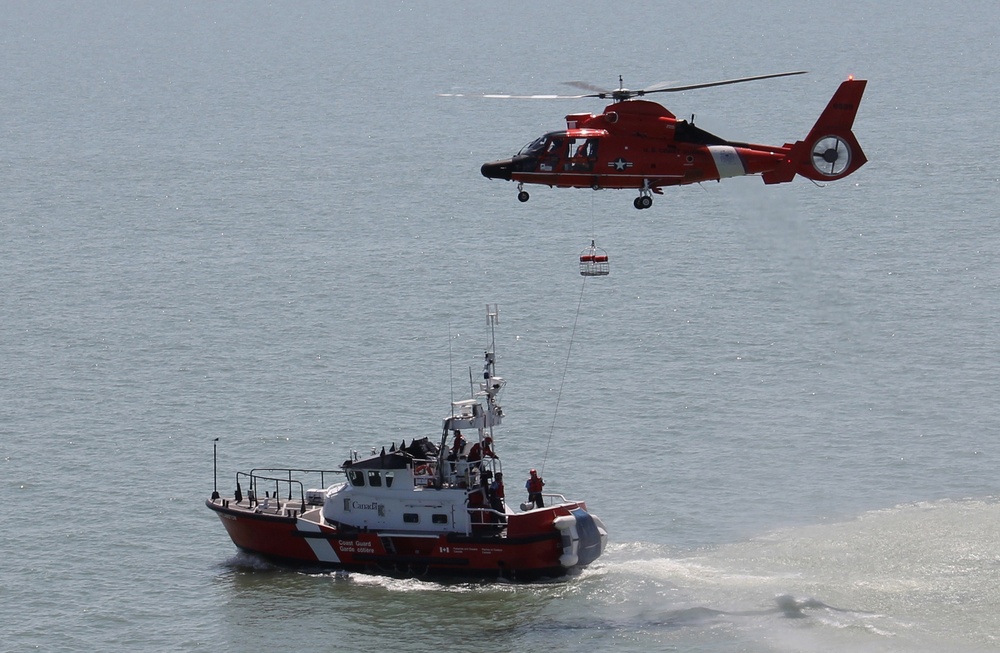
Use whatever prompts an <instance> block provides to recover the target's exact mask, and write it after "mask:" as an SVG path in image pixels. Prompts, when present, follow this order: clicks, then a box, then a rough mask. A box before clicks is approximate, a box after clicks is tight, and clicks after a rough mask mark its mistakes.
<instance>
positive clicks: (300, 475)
mask: <svg viewBox="0 0 1000 653" xmlns="http://www.w3.org/2000/svg"><path fill="white" fill-rule="evenodd" d="M343 473H344V472H343V471H342V470H331V469H295V468H288V467H261V468H255V469H251V470H250V471H249V472H236V492H237V495H236V500H237V503H238V502H239V501H240V499H241V497H240V496H239V495H240V494H242V490H241V488H242V485H241V481H242V482H243V483H245V484H246V488H247V495H246V498H247V500H248V501H249V502H250V504H251V505H253V504H254V503H256V502H258V501H259V500H260V499H261V492H263V493H264V497H265V498H270V497H273V498H274V499H276V500H281V498H282V497H283V496H284V497H285V500H286V501H289V502H291V501H293V500H294V499H296V498H297V499H298V501H299V503H300V504H301V506H302V508H301V509H302V510H305V508H306V504H307V497H306V490H307V489H310V488H311V487H313V486H314V485H315V480H318V481H319V488H321V489H324V490H325V489H326V487H327V482H326V479H327V476H328V475H334V474H336V475H338V476H339V475H342V474H343ZM272 484H273V485H272ZM272 487H273V491H272ZM296 495H298V496H297V497H296Z"/></svg>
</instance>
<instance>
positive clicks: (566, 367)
mask: <svg viewBox="0 0 1000 653" xmlns="http://www.w3.org/2000/svg"><path fill="white" fill-rule="evenodd" d="M586 288H587V277H583V285H582V286H580V301H579V302H577V305H576V317H574V318H573V331H572V333H570V336H569V348H568V349H567V350H566V364H565V365H563V374H562V381H560V382H559V394H558V395H556V407H555V410H553V411H552V426H551V427H550V428H549V440H548V442H546V443H545V455H544V456H542V476H544V475H545V463H546V461H548V459H549V448H550V447H551V446H552V436H553V435H554V434H555V431H556V417H557V416H558V415H559V402H560V401H561V400H562V393H563V386H564V385H566V372H567V371H568V370H569V360H570V355H571V354H572V353H573V339H574V338H575V337H576V323H577V322H579V321H580V308H581V307H582V306H583V291H584V290H585V289H586Z"/></svg>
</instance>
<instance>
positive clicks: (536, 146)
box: [518, 132, 566, 156]
mask: <svg viewBox="0 0 1000 653" xmlns="http://www.w3.org/2000/svg"><path fill="white" fill-rule="evenodd" d="M565 136H566V132H550V133H548V134H545V135H544V136H539V137H538V138H536V139H535V140H533V141H531V142H530V143H528V144H527V145H525V146H524V147H522V148H521V151H520V152H518V154H519V155H522V156H538V155H539V154H543V153H547V152H551V151H553V150H555V149H558V148H559V147H560V146H561V145H562V140H563V138H564V137H565Z"/></svg>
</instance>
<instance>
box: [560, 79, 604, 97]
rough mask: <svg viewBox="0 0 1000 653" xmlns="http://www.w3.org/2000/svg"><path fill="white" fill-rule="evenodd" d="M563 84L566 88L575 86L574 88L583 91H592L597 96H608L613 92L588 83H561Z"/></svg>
mask: <svg viewBox="0 0 1000 653" xmlns="http://www.w3.org/2000/svg"><path fill="white" fill-rule="evenodd" d="M563 84H566V85H567V86H575V87H576V88H582V89H583V90H585V91H593V92H594V93H598V94H600V93H605V94H610V93H613V92H614V91H611V90H608V89H606V88H604V87H602V86H598V85H597V84H591V83H590V82H579V81H574V82H563Z"/></svg>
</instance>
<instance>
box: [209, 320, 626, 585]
mask: <svg viewBox="0 0 1000 653" xmlns="http://www.w3.org/2000/svg"><path fill="white" fill-rule="evenodd" d="M487 314H488V321H489V322H488V324H489V330H490V341H491V343H490V346H489V347H488V349H487V351H486V353H485V363H484V366H483V374H482V380H481V381H479V382H478V383H477V384H475V386H478V388H476V387H475V386H474V394H473V397H472V398H471V399H467V400H463V401H455V402H452V404H451V414H450V415H448V416H447V417H446V418H445V419H444V424H443V428H442V432H441V440H440V443H439V444H435V443H433V442H431V441H430V440H429V439H428V438H420V439H417V438H415V439H413V440H412V441H411V442H410V444H406V441H405V440H404V441H403V443H402V444H401V445H399V446H396V445H395V444H391V445H389V448H388V450H387V449H386V448H385V447H382V449H381V451H380V452H378V453H376V449H374V448H373V449H372V455H370V456H368V457H367V458H359V457H358V455H357V453H356V452H354V453H352V455H351V458H350V459H349V460H347V461H345V462H344V464H343V465H341V466H340V469H337V470H320V469H315V470H305V469H276V468H268V469H253V470H251V471H249V472H239V473H238V474H237V475H236V491H235V494H234V496H232V497H222V496H220V495H219V493H218V491H216V492H213V494H212V498H210V499H208V500H207V501H206V505H207V506H208V507H209V508H210V509H211V510H213V511H214V512H215V513H216V514H217V515H218V516H219V519H220V520H221V521H222V524H223V525H224V526H225V527H226V530H227V531H228V532H229V536H230V537H231V538H232V540H233V543H234V544H236V546H237V547H238V548H239V549H241V550H243V551H247V552H250V553H253V554H257V555H260V556H262V557H264V558H266V559H268V560H271V561H273V562H276V563H279V564H293V565H299V566H306V567H318V568H333V569H346V570H356V571H370V572H380V573H392V574H403V575H425V574H427V575H435V574H451V575H458V576H480V577H502V578H507V579H514V580H530V579H533V578H538V577H553V576H561V575H564V574H566V573H568V572H570V571H572V570H576V569H580V568H582V567H584V566H586V565H588V564H590V563H591V562H593V561H594V560H596V559H597V558H598V557H599V556H600V555H601V553H602V552H603V551H604V546H605V543H606V541H607V531H606V530H605V528H604V524H603V523H602V522H601V520H600V519H599V518H598V517H596V516H595V515H592V514H591V513H590V512H589V511H588V510H587V506H586V504H585V503H584V502H583V501H572V500H568V499H566V498H565V497H564V496H562V495H560V494H554V493H548V492H543V494H542V500H541V501H540V503H542V504H543V505H542V506H537V505H535V503H523V504H520V505H518V506H513V507H512V506H511V505H509V504H508V503H507V502H506V501H505V499H504V494H505V492H504V488H503V468H502V465H501V461H500V458H499V457H497V456H496V454H495V448H494V447H495V444H496V433H495V429H496V427H498V426H500V423H501V421H502V420H503V410H502V408H501V406H500V403H499V402H498V396H499V394H500V391H501V390H502V389H503V387H504V385H505V382H504V380H503V379H502V378H500V377H498V376H496V375H495V373H494V372H495V364H496V353H495V341H494V340H493V328H494V325H495V324H496V323H497V311H496V308H495V307H493V308H492V309H489V310H488V311H487ZM379 421H380V423H384V421H383V420H381V419H380V420H379ZM463 432H464V433H463ZM466 438H468V441H467V442H465V441H464V440H465V439H466ZM449 443H451V444H450V445H449ZM332 479H337V480H338V481H339V482H333V483H332V484H330V485H327V481H328V480H332ZM340 479H343V480H340ZM244 488H245V489H244ZM518 491H519V492H520V491H521V490H520V488H518ZM244 492H245V494H244Z"/></svg>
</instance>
